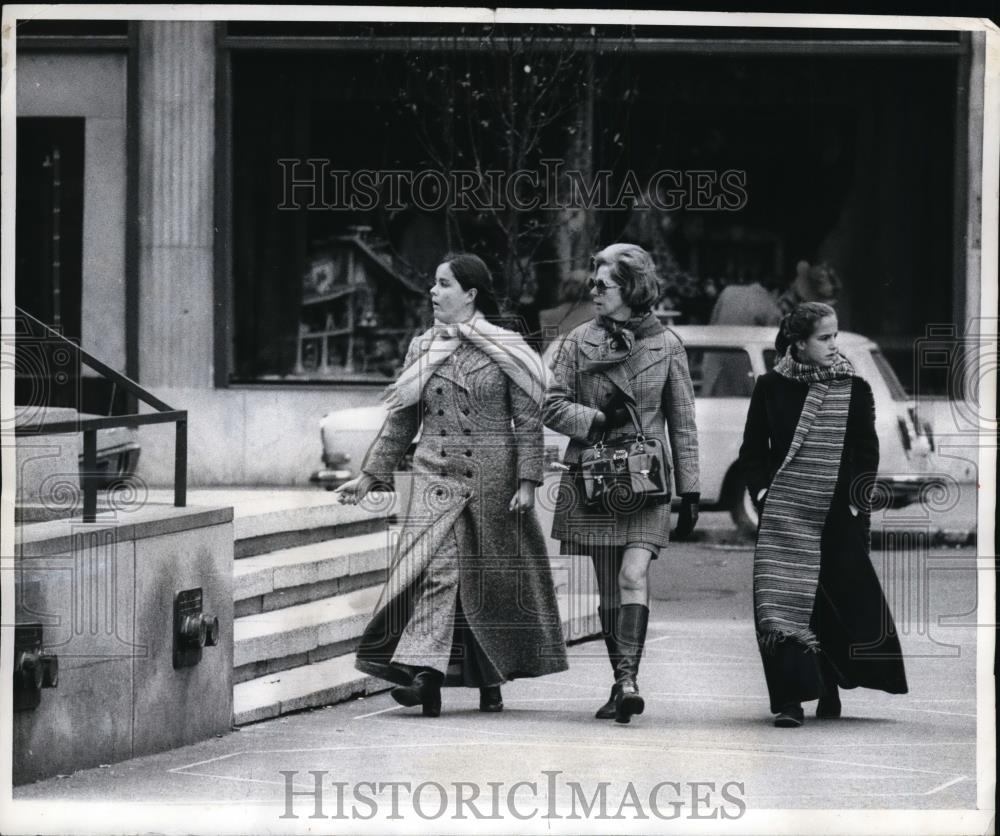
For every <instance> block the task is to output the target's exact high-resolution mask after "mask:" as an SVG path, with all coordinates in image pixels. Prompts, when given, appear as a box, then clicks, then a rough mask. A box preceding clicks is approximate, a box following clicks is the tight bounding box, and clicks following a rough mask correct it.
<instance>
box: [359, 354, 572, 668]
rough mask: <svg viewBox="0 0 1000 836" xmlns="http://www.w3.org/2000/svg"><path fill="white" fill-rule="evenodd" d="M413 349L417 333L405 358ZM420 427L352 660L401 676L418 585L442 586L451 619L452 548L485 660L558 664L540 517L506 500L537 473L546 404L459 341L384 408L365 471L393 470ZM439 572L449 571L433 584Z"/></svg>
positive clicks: (557, 627) (556, 619)
mask: <svg viewBox="0 0 1000 836" xmlns="http://www.w3.org/2000/svg"><path fill="white" fill-rule="evenodd" d="M418 339H419V338H418ZM418 351H419V345H418V342H417V340H414V342H413V343H412V344H411V346H410V351H409V352H408V354H407V364H409V363H412V362H413V360H414V359H415V357H416V356H417V352H418ZM418 431H419V433H420V438H419V441H418V442H417V446H416V450H415V452H414V454H413V472H412V476H411V489H410V498H409V505H408V506H407V509H406V513H405V514H403V515H402V516H401V521H400V524H399V526H398V528H397V529H396V530H395V531H394V532H393V534H394V535H395V536H396V537H397V538H398V539H397V545H396V548H395V553H394V555H393V559H392V562H391V565H390V567H389V572H388V576H387V580H386V585H385V589H384V591H383V594H382V598H381V599H380V601H379V603H378V604H377V606H376V608H375V614H374V616H373V618H372V621H371V623H370V624H369V625H368V628H367V629H366V630H365V633H364V635H363V636H362V639H361V643H360V645H359V648H358V652H357V657H356V665H357V667H358V668H359V669H361V670H363V671H365V672H366V673H372V674H375V675H376V676H381V677H383V678H386V679H390V680H393V681H397V676H396V674H397V673H398V667H397V666H395V665H393V664H392V662H393V655H394V653H395V650H396V647H397V645H398V644H399V641H400V639H401V636H402V635H403V634H404V631H405V628H406V625H407V624H408V623H409V622H410V620H411V619H412V618H413V616H414V611H415V607H416V606H418V604H419V602H420V601H421V599H422V593H424V592H428V591H437V592H440V593H441V594H437V595H434V598H436V600H438V601H439V602H440V603H441V605H442V608H443V610H444V611H445V613H446V617H447V618H448V619H449V620H451V621H454V619H453V618H451V613H452V612H453V610H452V599H451V598H450V596H449V595H448V594H447V592H446V590H447V589H448V588H450V584H449V581H448V578H447V575H448V574H450V572H451V569H450V568H449V567H450V566H451V562H452V558H451V557H447V555H450V554H452V553H453V554H454V561H455V562H457V571H458V594H457V598H458V600H457V603H456V606H457V607H460V608H461V611H462V613H464V617H465V620H466V621H467V626H468V631H469V632H471V634H472V635H473V637H474V639H475V642H476V643H477V645H478V647H479V649H480V650H481V651H482V653H483V654H484V656H485V658H486V660H488V665H486V667H489V668H491V669H495V670H496V671H498V672H499V673H500V675H501V676H502V678H504V679H512V678H515V677H522V676H541V675H543V674H547V673H554V672H556V671H561V670H565V669H566V667H567V663H566V653H565V643H564V641H563V634H562V620H561V618H560V615H559V608H558V606H557V603H556V596H555V591H554V589H553V584H552V573H551V568H550V566H549V557H548V551H547V548H546V545H545V538H544V536H543V534H542V530H541V526H540V525H539V523H538V519H537V517H536V515H535V513H534V511H533V510H532V511H529V512H527V513H523V514H518V513H512V512H511V511H509V510H508V506H509V503H510V500H511V497H512V496H513V495H514V493H515V492H516V491H517V489H518V485H519V483H520V481H521V480H524V479H527V480H530V481H533V482H536V483H540V482H541V481H542V475H543V454H542V424H541V404H540V403H538V402H537V401H535V400H533V399H532V398H530V397H529V396H528V395H527V394H526V393H525V392H524V391H523V390H522V389H521V388H520V387H519V386H517V385H515V384H514V383H513V382H512V381H511V379H510V378H509V377H508V376H507V375H506V374H505V373H504V372H503V371H502V370H501V369H500V367H499V366H498V364H497V363H496V362H495V361H494V360H492V359H491V358H490V357H489V356H487V355H486V354H485V353H484V352H483V351H481V350H480V349H479V348H477V347H476V346H475V345H473V344H472V343H471V342H469V341H466V340H463V341H461V343H460V344H459V346H458V347H457V348H456V349H455V351H454V352H453V353H451V354H450V356H449V357H448V358H447V359H446V360H445V361H444V362H442V363H441V364H440V365H439V366H437V368H436V369H435V371H434V374H433V375H432V376H431V377H430V378H429V379H428V380H427V381H426V384H425V385H424V387H423V396H422V398H421V400H420V401H419V402H418V403H417V404H414V405H412V406H408V407H405V408H402V409H399V410H394V411H392V412H390V413H389V415H388V417H387V418H386V422H385V424H384V426H383V428H382V431H381V432H380V434H379V437H378V438H377V439H376V441H375V443H374V444H373V445H372V448H371V449H370V450H369V452H368V455H367V456H366V458H365V461H364V463H363V465H362V470H363V471H364V472H365V473H369V474H371V475H373V476H376V477H379V478H382V479H386V478H388V477H390V476H391V475H392V474H393V472H394V470H395V468H396V466H397V464H398V462H399V460H400V459H401V458H402V456H403V454H404V453H405V452H406V450H407V448H408V447H409V446H410V444H411V442H412V441H413V439H414V438H415V437H416V436H417V433H418ZM404 477H405V475H403V476H401V477H400V478H404ZM456 541H457V545H456ZM438 557H446V558H447V559H442V560H436V558H438ZM438 571H441V572H443V573H444V575H445V577H444V578H443V579H441V580H442V583H440V584H437V583H436V581H435V579H434V577H433V575H434V573H436V572H438ZM428 578H429V579H430V580H429V581H428ZM435 645H436V646H437V645H440V642H435Z"/></svg>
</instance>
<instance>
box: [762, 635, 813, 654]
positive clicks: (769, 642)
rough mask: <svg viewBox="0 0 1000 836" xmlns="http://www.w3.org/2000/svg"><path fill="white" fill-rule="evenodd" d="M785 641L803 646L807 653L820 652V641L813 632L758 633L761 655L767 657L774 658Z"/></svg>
mask: <svg viewBox="0 0 1000 836" xmlns="http://www.w3.org/2000/svg"><path fill="white" fill-rule="evenodd" d="M783 641H793V642H795V643H796V644H799V645H801V646H802V650H803V651H804V652H806V653H818V652H819V639H817V638H816V634H815V633H813V632H812V630H795V631H791V632H782V631H781V630H767V631H765V632H759V631H758V633H757V644H758V645H760V650H761V653H763V654H764V655H765V656H774V654H775V653H777V652H778V645H779V644H780V643H781V642H783Z"/></svg>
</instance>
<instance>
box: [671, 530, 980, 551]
mask: <svg viewBox="0 0 1000 836" xmlns="http://www.w3.org/2000/svg"><path fill="white" fill-rule="evenodd" d="M871 534H872V540H871V543H872V545H871V547H872V550H873V551H880V550H882V549H884V548H886V547H887V546H888V547H893V544H892V541H893V540H896V539H897V538H903V539H906V540H910V541H912V542H913V543H918V542H921V541H926V543H927V545H928V546H929V547H931V548H940V547H944V546H947V547H951V548H956V549H958V548H963V547H968V546H975V545H977V543H978V537H977V533H976V529H975V528H934V527H920V526H910V527H903V526H894V525H886V526H879V527H873V528H872V532H871ZM671 543H678V544H680V543H683V544H684V545H692V546H708V547H717V548H718V547H722V548H727V549H732V550H738V549H747V550H753V547H754V539H753V538H752V537H749V536H746V535H744V534H742V533H741V532H739V531H737V530H736V529H732V530H711V529H710V530H708V531H698V530H695V532H694V535H693V536H692V537H690V538H688V539H686V540H676V539H675V540H671Z"/></svg>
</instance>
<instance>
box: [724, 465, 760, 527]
mask: <svg viewBox="0 0 1000 836" xmlns="http://www.w3.org/2000/svg"><path fill="white" fill-rule="evenodd" d="M730 496H732V501H731V504H730V506H729V513H730V515H731V516H732V518H733V522H734V523H736V527H737V528H738V529H739V530H740V532H741V533H742V534H745V535H746V536H748V537H756V536H757V524H758V522H759V521H760V514H758V513H757V509H756V508H755V507H754V504H753V501H752V500H751V499H750V491H748V490H747V486H746V483H745V482H744V481H743V480H742V479H739V480H737V482H736V484H734V485H733V491H732V493H731V494H730Z"/></svg>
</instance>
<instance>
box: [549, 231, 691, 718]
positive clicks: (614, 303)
mask: <svg viewBox="0 0 1000 836" xmlns="http://www.w3.org/2000/svg"><path fill="white" fill-rule="evenodd" d="M594 268H595V273H594V276H593V277H592V278H591V280H590V288H591V295H592V297H593V299H594V309H595V311H596V313H597V316H596V317H595V318H594V319H593V320H592V321H590V322H588V323H586V324H584V325H581V326H579V327H577V328H575V329H573V330H572V331H570V333H569V334H568V335H567V336H566V338H565V340H564V341H563V343H562V345H561V347H560V349H559V350H558V351H557V353H556V356H555V359H554V361H553V367H552V375H551V378H550V382H549V388H548V392H547V395H546V398H545V423H546V425H548V426H549V427H551V428H552V429H554V430H556V431H558V432H561V433H563V434H564V435H568V436H569V438H570V442H569V445H568V446H567V448H566V455H565V457H564V463H565V465H566V467H567V470H566V472H565V473H564V475H563V478H562V481H561V483H560V489H559V494H558V500H557V505H556V512H555V518H554V520H553V525H552V536H553V537H554V538H555V539H557V540H560V541H561V542H562V552H563V553H564V554H589V555H590V557H591V559H592V561H593V563H594V569H595V572H596V575H597V583H598V591H599V593H600V601H601V605H600V617H601V627H602V633H603V636H604V641H605V644H606V645H607V649H608V656H609V658H610V660H611V667H612V670H613V671H614V677H615V681H614V685H613V686H612V688H611V696H610V697H609V699H608V701H607V702H606V703H605V704H604V705H603V706H601V708H600V709H598V711H597V715H596V716H597V717H598V718H600V719H611V718H614V719H615V720H616V721H618V722H620V723H628V722H629V721H630V719H631V717H632V715H633V714H641V713H642V712H643V709H644V707H645V703H644V701H643V698H642V696H641V695H640V694H639V689H638V686H637V684H636V677H637V676H638V673H639V659H640V657H641V656H642V650H643V646H644V645H645V641H646V626H647V624H648V621H649V587H648V573H649V562H650V560H653V559H655V558H656V557H657V555H658V554H659V551H660V549H661V548H662V547H663V546H665V545H666V544H667V541H668V540H669V529H670V497H669V496H667V497H656V498H646V501H645V502H644V503H641V505H640V506H639V507H636V506H635V505H634V504H632V503H629V504H628V506H627V507H625V506H623V505H621V504H619V505H618V507H615V506H614V505H611V506H610V507H602V506H597V507H592V506H588V505H587V504H586V502H585V495H584V488H583V479H582V476H581V473H580V467H579V463H580V454H581V453H582V451H583V450H584V449H585V448H586V447H588V446H589V445H591V444H593V443H595V442H596V441H597V440H599V439H601V438H602V437H604V436H605V435H606V436H607V437H608V438H612V437H615V436H622V435H624V434H626V433H627V432H628V431H629V430H632V431H633V432H634V427H633V423H632V419H631V417H630V415H629V407H632V408H634V409H635V410H636V411H637V412H638V416H639V421H640V423H641V425H642V426H641V429H642V432H643V434H644V435H645V436H646V437H647V438H656V439H659V440H660V442H661V443H662V444H663V446H664V449H665V450H667V451H669V452H668V458H670V459H671V460H672V462H673V480H674V482H675V483H676V487H677V493H679V494H680V495H681V497H682V498H683V504H682V506H681V512H680V517H679V520H678V525H677V533H678V535H680V536H687V535H688V534H690V533H691V531H692V530H693V529H694V526H695V523H696V522H697V519H698V498H699V489H698V431H697V427H696V426H695V415H694V392H693V389H692V386H691V376H690V374H689V372H688V364H687V354H686V353H685V351H684V346H683V345H682V344H681V342H680V340H679V339H678V338H677V337H676V335H675V334H674V333H673V332H672V331H670V330H669V329H667V328H664V327H663V325H661V324H660V322H659V321H658V320H657V318H656V316H655V315H654V314H652V313H651V312H650V307H651V306H652V305H653V304H654V303H655V302H656V301H657V299H658V298H659V292H660V282H659V279H658V277H657V275H656V269H655V266H654V264H653V260H652V259H651V258H650V256H649V254H648V253H647V252H646V251H645V250H643V249H642V248H641V247H638V246H635V245H634V244H613V245H611V246H610V247H606V248H605V249H603V250H601V252H599V253H598V254H597V255H596V256H595V257H594ZM664 425H666V431H664ZM668 436H669V442H668V440H667V439H668ZM667 467H668V468H669V467H670V464H669V462H668V463H667ZM667 480H668V484H669V480H670V476H669V474H668V475H667Z"/></svg>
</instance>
